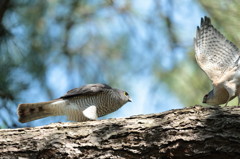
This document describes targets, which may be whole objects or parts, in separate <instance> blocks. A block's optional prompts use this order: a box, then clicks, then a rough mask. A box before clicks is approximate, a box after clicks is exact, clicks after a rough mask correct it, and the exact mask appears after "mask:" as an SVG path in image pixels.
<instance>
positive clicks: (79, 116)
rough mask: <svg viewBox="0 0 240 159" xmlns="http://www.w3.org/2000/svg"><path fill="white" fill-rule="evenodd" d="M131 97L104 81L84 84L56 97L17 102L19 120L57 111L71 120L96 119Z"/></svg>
mask: <svg viewBox="0 0 240 159" xmlns="http://www.w3.org/2000/svg"><path fill="white" fill-rule="evenodd" d="M131 101H132V100H131V98H130V96H129V94H128V93H127V92H125V91H122V90H119V89H115V88H112V87H110V86H108V85H106V84H87V85H84V86H82V87H80V88H75V89H72V90H70V91H68V92H67V94H65V95H64V96H62V97H60V98H58V99H55V100H51V101H48V102H41V103H26V104H19V106H18V116H19V121H20V122H22V123H25V122H29V121H33V120H36V119H40V118H45V117H48V116H60V115H66V116H67V118H68V120H72V121H86V120H97V118H98V117H101V116H104V115H107V114H109V113H112V112H114V111H116V110H117V109H119V108H120V107H121V106H123V105H124V104H125V103H127V102H131Z"/></svg>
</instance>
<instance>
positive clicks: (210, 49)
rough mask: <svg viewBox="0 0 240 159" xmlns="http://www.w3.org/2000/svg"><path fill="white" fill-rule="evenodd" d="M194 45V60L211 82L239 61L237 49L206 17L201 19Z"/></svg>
mask: <svg viewBox="0 0 240 159" xmlns="http://www.w3.org/2000/svg"><path fill="white" fill-rule="evenodd" d="M194 43H195V53H196V54H195V57H196V60H197V62H198V64H199V66H200V67H201V68H202V70H203V71H204V72H205V73H206V74H207V75H208V77H209V78H210V79H211V80H212V81H215V80H217V79H218V78H219V77H221V76H222V74H223V73H224V71H225V70H226V69H227V68H229V67H233V66H234V65H236V64H237V61H238V60H239V55H240V53H239V50H238V48H237V47H236V46H235V45H234V44H233V43H232V42H230V41H228V40H227V39H226V38H225V37H224V36H223V35H222V34H221V33H220V32H219V31H217V30H216V29H215V28H214V27H213V26H212V24H211V21H210V19H209V18H208V17H205V18H204V19H203V18H202V19H201V26H200V28H199V27H197V33H196V38H195V39H194Z"/></svg>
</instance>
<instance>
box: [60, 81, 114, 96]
mask: <svg viewBox="0 0 240 159" xmlns="http://www.w3.org/2000/svg"><path fill="white" fill-rule="evenodd" d="M107 89H112V87H110V86H108V85H106V84H101V83H97V84H87V85H84V86H82V87H80V88H74V89H72V90H70V91H68V92H67V94H65V95H64V96H62V97H60V98H70V97H74V96H80V95H84V96H89V95H96V94H98V93H100V92H103V91H105V90H107Z"/></svg>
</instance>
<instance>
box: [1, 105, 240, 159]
mask: <svg viewBox="0 0 240 159" xmlns="http://www.w3.org/2000/svg"><path fill="white" fill-rule="evenodd" d="M0 134H1V136H0V158H18V157H25V158H94V159H96V158H136V159H139V158H160V159H168V158H169V159H170V158H171V159H173V158H176V159H181V158H184V159H188V158H194V159H202V158H204V159H208V158H209V159H214V158H217V159H227V158H231V159H234V158H236V159H237V158H240V107H202V106H194V107H188V108H185V109H177V110H171V111H167V112H164V113H159V114H150V115H138V116H133V117H130V118H119V119H108V120H99V121H88V122H78V123H77V122H75V123H54V124H50V125H47V126H42V127H34V128H20V129H3V130H0Z"/></svg>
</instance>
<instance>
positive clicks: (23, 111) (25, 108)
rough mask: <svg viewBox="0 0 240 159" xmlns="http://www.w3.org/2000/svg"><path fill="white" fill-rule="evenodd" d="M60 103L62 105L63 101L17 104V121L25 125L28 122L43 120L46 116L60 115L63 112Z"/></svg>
mask: <svg viewBox="0 0 240 159" xmlns="http://www.w3.org/2000/svg"><path fill="white" fill-rule="evenodd" d="M55 103H56V104H55ZM61 103H63V101H60V100H52V101H49V102H41V103H26V104H19V105H18V117H19V118H18V120H19V121H20V122H21V123H26V122H29V121H33V120H37V119H41V118H45V117H48V116H56V115H62V112H63V110H62V104H61ZM56 107H57V108H56Z"/></svg>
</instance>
